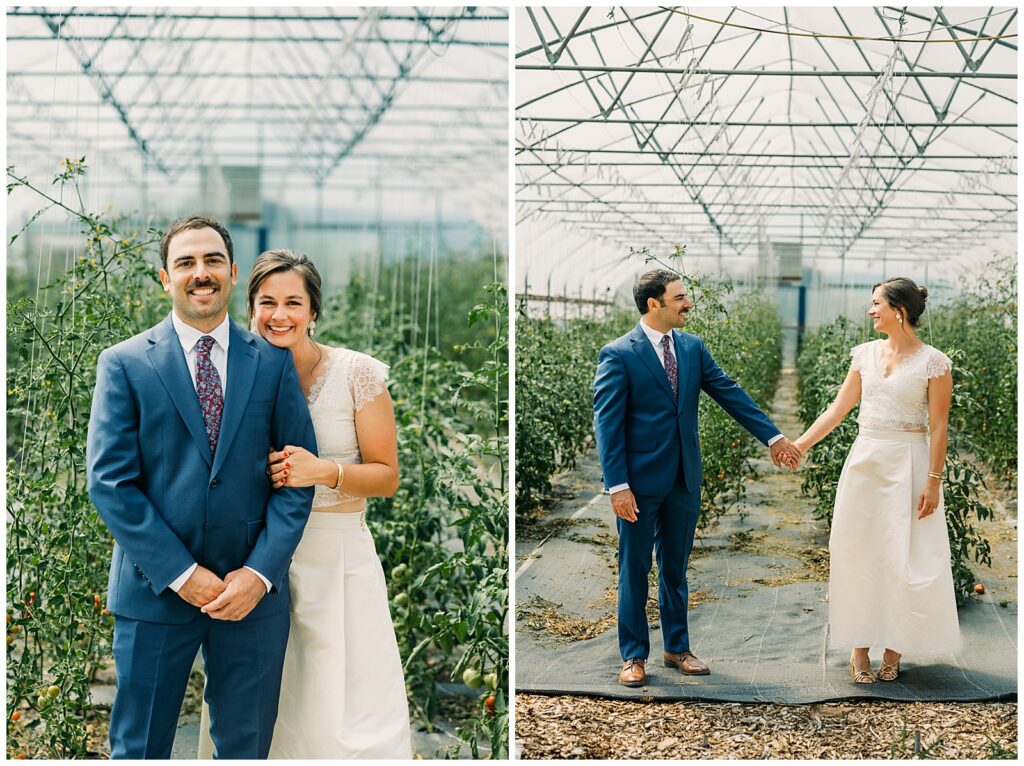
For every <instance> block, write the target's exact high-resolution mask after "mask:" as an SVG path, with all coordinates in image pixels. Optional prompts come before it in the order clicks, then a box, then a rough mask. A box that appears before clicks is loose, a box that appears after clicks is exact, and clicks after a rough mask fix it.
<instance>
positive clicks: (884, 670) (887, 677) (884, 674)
mask: <svg viewBox="0 0 1024 766" xmlns="http://www.w3.org/2000/svg"><path fill="white" fill-rule="evenodd" d="M901 659H903V655H900V656H899V657H898V658H897V659H896V662H895V664H891V663H888V662H886V661H885V655H884V654H883V655H882V660H881V662H880V663H879V665H878V680H879V681H895V680H896V679H897V678H899V677H900V660H901Z"/></svg>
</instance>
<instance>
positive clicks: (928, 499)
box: [917, 481, 939, 520]
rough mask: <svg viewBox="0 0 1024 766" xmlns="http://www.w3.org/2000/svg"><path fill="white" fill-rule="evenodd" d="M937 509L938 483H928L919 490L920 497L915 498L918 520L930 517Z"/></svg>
mask: <svg viewBox="0 0 1024 766" xmlns="http://www.w3.org/2000/svg"><path fill="white" fill-rule="evenodd" d="M938 507H939V483H938V482H937V481H936V482H932V481H929V482H928V483H927V484H925V485H924V489H923V490H921V496H920V497H918V498H917V518H918V520H920V519H923V518H925V517H926V516H931V515H932V514H933V513H935V509H936V508H938Z"/></svg>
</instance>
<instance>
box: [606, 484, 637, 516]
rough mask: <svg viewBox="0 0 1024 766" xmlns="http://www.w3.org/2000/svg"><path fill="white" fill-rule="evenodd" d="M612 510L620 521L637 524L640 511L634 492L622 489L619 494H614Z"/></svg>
mask: <svg viewBox="0 0 1024 766" xmlns="http://www.w3.org/2000/svg"><path fill="white" fill-rule="evenodd" d="M612 510H613V511H615V515H616V516H618V517H619V518H620V519H623V520H625V521H629V522H635V521H636V516H637V514H638V513H640V509H639V508H637V506H636V497H634V496H633V492H632V490H629V489H620V490H619V491H618V492H613V493H612Z"/></svg>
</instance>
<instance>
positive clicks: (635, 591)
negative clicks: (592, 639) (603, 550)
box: [616, 467, 700, 661]
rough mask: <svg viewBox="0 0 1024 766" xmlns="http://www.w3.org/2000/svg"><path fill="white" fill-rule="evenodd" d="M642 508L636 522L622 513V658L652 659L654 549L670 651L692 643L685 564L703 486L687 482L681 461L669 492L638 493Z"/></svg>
mask: <svg viewBox="0 0 1024 766" xmlns="http://www.w3.org/2000/svg"><path fill="white" fill-rule="evenodd" d="M634 495H635V497H636V504H637V507H638V508H639V509H640V513H639V514H638V515H637V520H636V521H635V522H629V521H625V520H624V519H621V518H618V519H616V521H617V522H618V529H619V651H620V652H621V654H622V659H623V661H625V660H630V659H634V658H639V659H647V657H648V656H649V655H650V653H651V641H650V636H649V634H648V627H647V576H648V574H649V573H650V571H651V549H652V548H654V550H655V553H656V556H657V560H658V605H659V611H660V613H661V630H662V635H663V637H664V646H665V651H666V652H672V653H678V652H683V651H686V650H688V649H689V648H690V635H689V632H688V630H687V623H686V618H687V602H688V600H689V588H688V586H687V583H686V567H687V565H688V564H689V560H690V551H691V550H692V548H693V536H694V533H695V532H696V529H697V519H698V518H699V516H700V489H699V488H698V489H697V490H696V491H694V492H691V491H689V490H687V489H686V486H685V485H684V484H683V474H682V467H680V468H679V471H678V473H677V475H676V480H675V484H674V486H673V487H672V490H671V491H670V492H669V493H668V494H667V495H662V496H650V495H640V494H636V492H635V491H634Z"/></svg>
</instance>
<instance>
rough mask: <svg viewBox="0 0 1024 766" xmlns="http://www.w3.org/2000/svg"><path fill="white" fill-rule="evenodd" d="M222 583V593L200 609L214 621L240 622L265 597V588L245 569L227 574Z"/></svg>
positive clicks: (253, 574)
mask: <svg viewBox="0 0 1024 766" xmlns="http://www.w3.org/2000/svg"><path fill="white" fill-rule="evenodd" d="M224 583H225V584H226V586H227V587H225V588H224V592H223V593H221V594H220V595H219V596H217V598H215V599H214V600H213V601H211V602H210V603H209V604H207V605H206V606H204V607H203V609H202V611H203V612H204V613H206V614H208V615H210V616H211V617H212V618H213V619H215V620H241V619H242V618H244V617H245V616H246V615H247V614H249V612H251V611H252V610H253V609H254V608H255V607H256V605H257V604H258V603H260V599H262V598H263V597H264V596H265V595H267V586H266V585H264V584H263V581H262V580H261V579H260V578H259V577H258V576H256V574H255V573H254V572H252V571H251V570H249V569H246V568H245V567H242V568H241V569H236V570H234V571H233V572H228V573H227V574H226V575H225V576H224Z"/></svg>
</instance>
